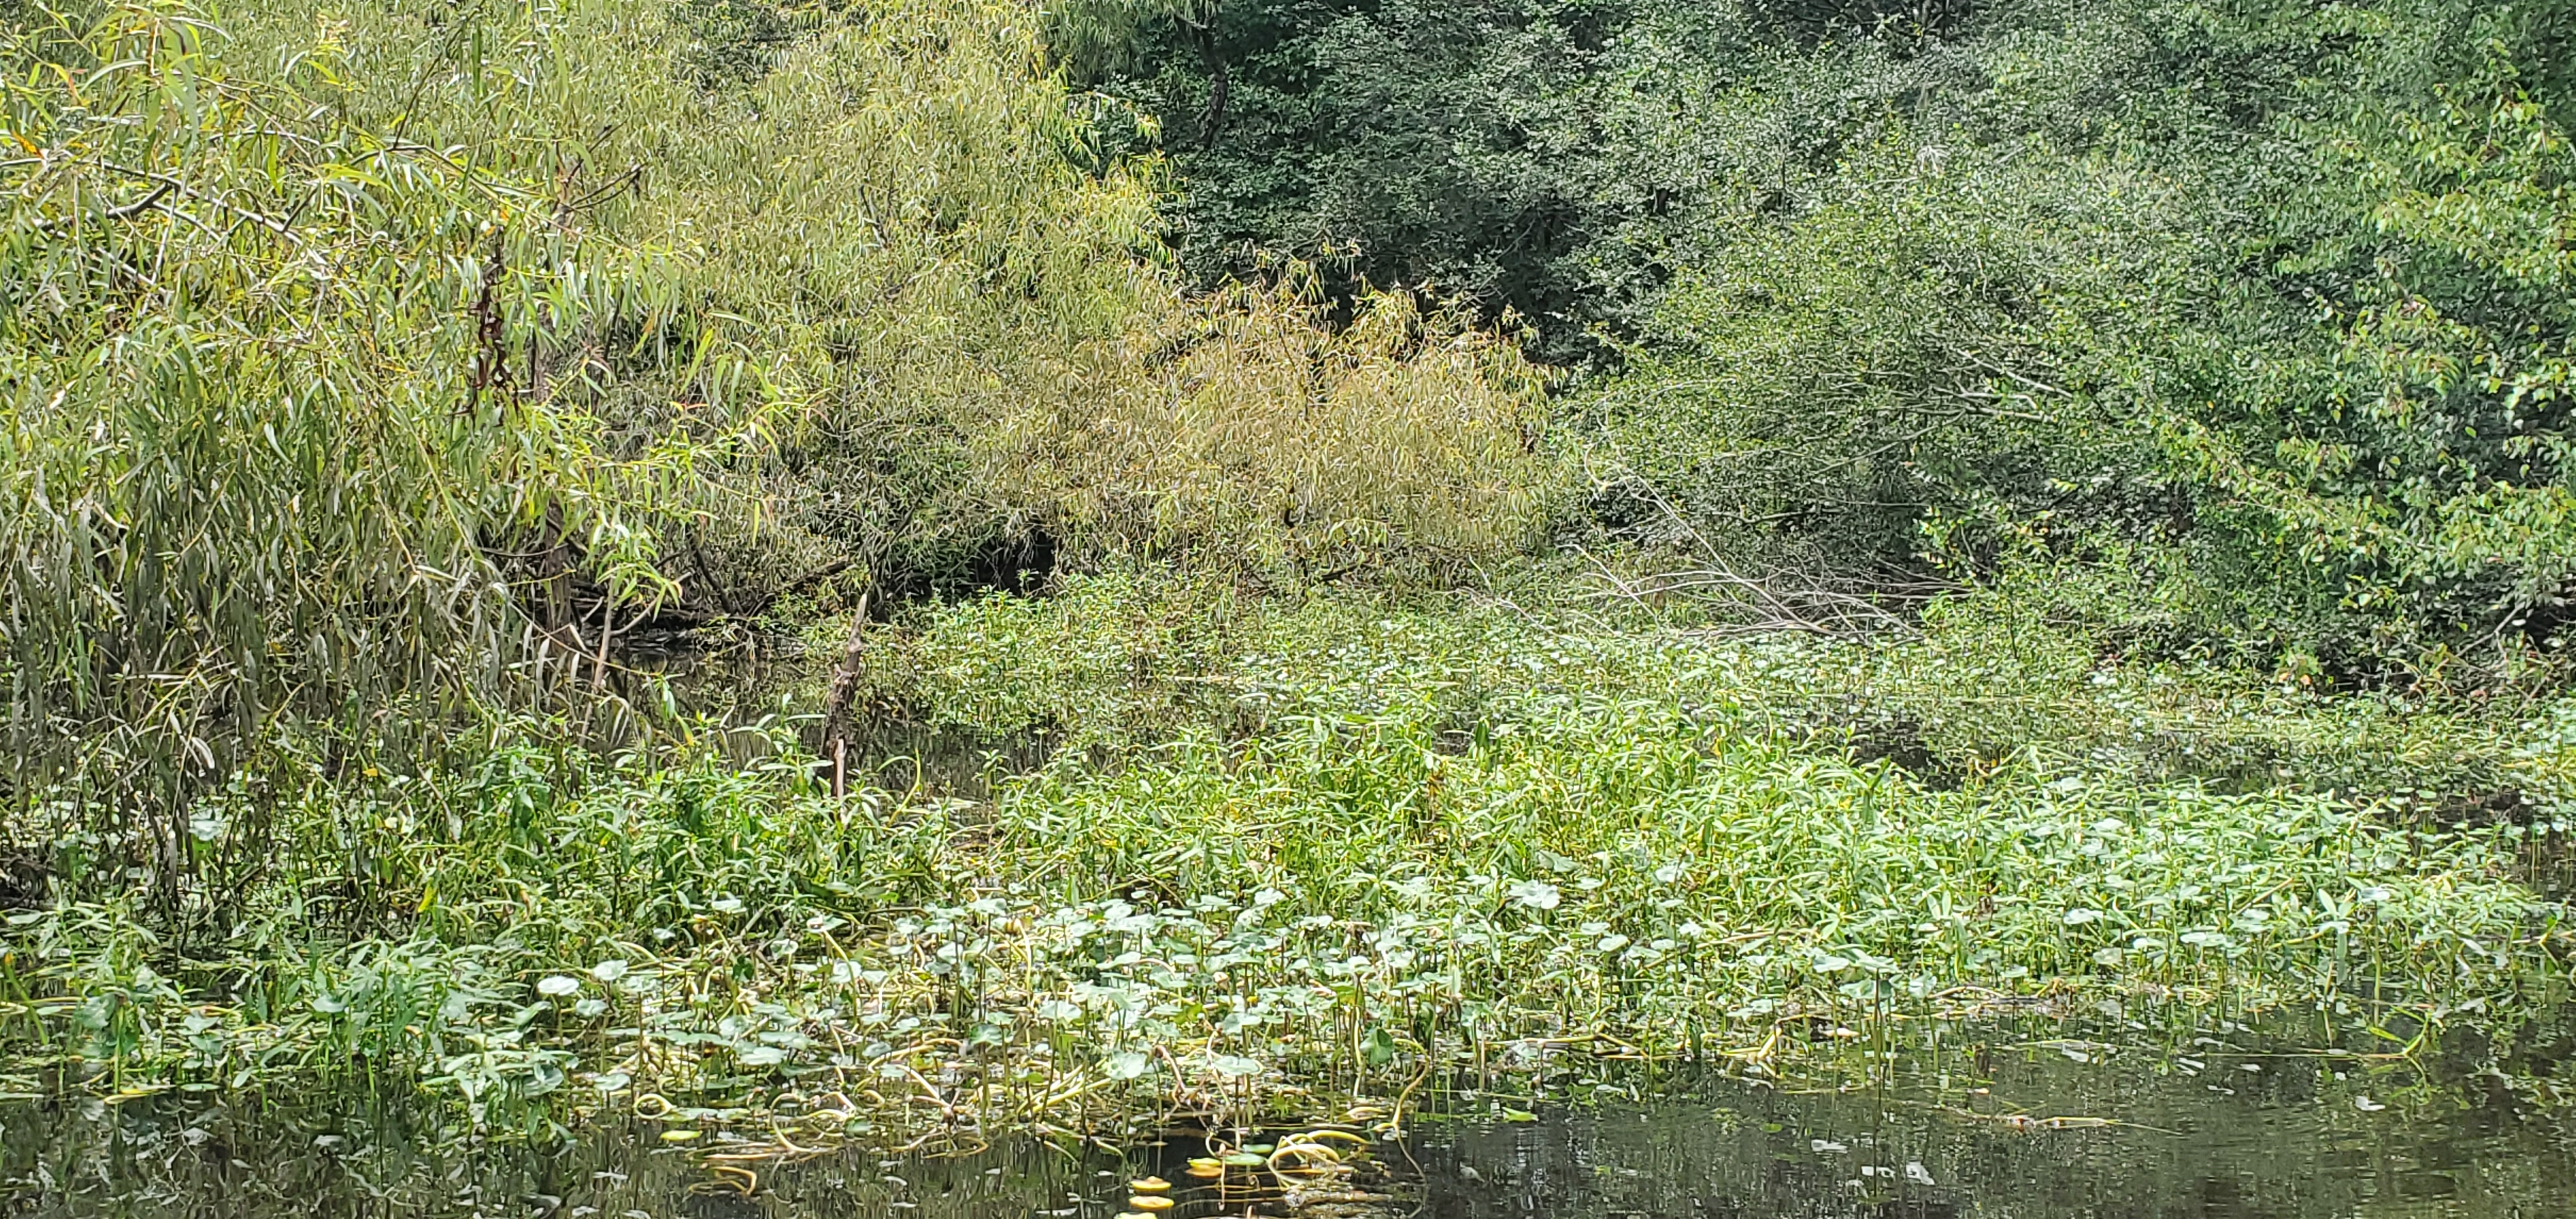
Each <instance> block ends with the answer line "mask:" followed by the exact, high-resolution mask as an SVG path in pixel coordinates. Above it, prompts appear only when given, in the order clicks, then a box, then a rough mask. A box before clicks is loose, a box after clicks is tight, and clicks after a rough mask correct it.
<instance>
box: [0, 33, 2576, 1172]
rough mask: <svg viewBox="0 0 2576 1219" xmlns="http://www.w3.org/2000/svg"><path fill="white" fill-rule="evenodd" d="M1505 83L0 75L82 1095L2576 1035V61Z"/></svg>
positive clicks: (1500, 65) (10, 960)
mask: <svg viewBox="0 0 2576 1219" xmlns="http://www.w3.org/2000/svg"><path fill="white" fill-rule="evenodd" d="M1936 9H1937V11H1936ZM1811 10H1812V11H1811ZM1471 15H1472V16H1473V20H1468V19H1465V18H1462V17H1460V16H1459V15H1458V14H1457V13H1450V12H1447V11H1446V10H1444V11H1443V12H1439V13H1435V12H1432V11H1430V10H1422V11H1416V10H1415V9H1411V8H1406V7H1405V6H1403V5H1400V4H1387V5H1371V6H1360V5H1350V6H1331V5H1328V6H1311V5H1307V6H1289V5H1271V6H1265V5H1260V4H1251V3H1246V4H1242V5H1214V6H1202V5H1195V4H1190V5H1159V4H1131V3H1119V4H1111V3H1075V4H1070V5H1066V6H1060V7H1035V6H1024V5H1019V4H1015V3H989V4H969V3H955V2H952V0H883V2H879V0H862V2H860V3H853V4H847V5H837V6H820V7H772V6H769V5H766V4H762V3H758V2H757V0H721V2H715V0H703V2H702V0H689V2H688V3H682V4H677V5H672V4H663V3H658V2H651V0H576V2H575V3H570V4H566V5H559V6H554V7H547V6H537V5H508V6H493V5H467V6H463V7H458V6H453V5H438V6H427V7H423V6H417V5H405V4H394V5H390V6H376V7H372V8H364V9H359V10H343V9H337V8H331V7H328V6H316V5H308V4H304V3H300V2H298V0H276V2H264V3H256V4H244V5H238V6H234V7H229V8H221V9H218V8H216V7H212V6H207V5H203V4H190V3H182V2H180V0H148V2H143V3H132V4H90V5H71V6H66V7H49V6H47V5H45V4H42V3H34V2H25V3H16V4H0V31H5V36H6V41H5V43H0V69H5V71H0V100H4V101H5V119H6V131H5V133H0V134H5V136H6V139H5V140H0V144H5V145H6V146H7V147H5V148H0V175H5V177H0V185H5V186H6V198H7V209H8V219H7V228H6V238H5V242H6V244H5V245H0V260H5V261H6V264H7V271H8V274H6V275H5V276H0V361H5V376H0V395H5V399H0V412H5V416H0V418H4V419H5V434H6V436H7V444H8V458H9V460H8V463H7V468H6V489H5V495H6V515H5V516H0V571H4V572H5V576H0V579H5V581H6V587H7V590H8V591H7V596H6V611H5V619H0V677H5V679H6V685H7V689H8V698H9V702H8V707H7V712H6V719H5V730H0V731H4V732H5V741H6V748H7V750H8V751H9V757H10V762H11V765H10V768H9V770H8V772H7V774H6V776H5V777H0V799H5V801H6V813H7V820H6V826H7V832H6V835H5V837H6V846H7V852H8V853H7V858H6V859H5V860H0V864H5V868H0V872H5V875H0V890H4V891H0V899H5V901H6V903H7V905H8V906H9V909H10V913H8V915H7V932H6V948H5V955H4V956H0V1002H5V1003H6V1004H7V1005H8V1006H7V1008H6V1010H5V1011H0V1044H5V1047H6V1049H7V1050H8V1053H9V1055H10V1059H9V1061H10V1063H11V1067H10V1072H11V1074H10V1078H11V1079H12V1080H13V1081H14V1082H13V1084H12V1086H13V1087H15V1088H20V1089H55V1088H86V1089H90V1090H92V1091H96V1092H100V1093H103V1094H107V1095H137V1094H143V1093H148V1092H152V1091H158V1090H165V1089H170V1088H185V1089H191V1090H205V1091H221V1090H225V1089H240V1088H246V1087H250V1086H253V1085H255V1084H256V1085H268V1084H271V1083H275V1082H279V1081H304V1083H306V1084H310V1085H312V1086H321V1085H325V1084H328V1085H333V1086H337V1085H343V1084H363V1085H364V1086H369V1087H376V1088H388V1087H390V1088H395V1089H399V1090H410V1089H425V1090H427V1091H429V1092H432V1093H435V1094H438V1095H442V1096H446V1097H451V1098H456V1099H458V1100H460V1101H461V1102H462V1103H464V1104H465V1105H466V1106H467V1107H468V1108H469V1109H471V1110H472V1111H473V1112H474V1113H475V1114H476V1115H477V1117H478V1119H479V1120H482V1121H486V1122H489V1123H492V1124H494V1125H496V1126H501V1127H510V1128H522V1129H530V1130H542V1129H544V1128H545V1127H546V1126H547V1124H548V1123H551V1122H555V1121H560V1120H564V1119H565V1118H566V1117H567V1116H568V1115H572V1114H577V1113H580V1112H584V1111H587V1110H589V1109H590V1108H592V1107H594V1106H598V1105H612V1106H618V1107H624V1108H631V1109H636V1110H638V1111H640V1112H643V1113H645V1115H646V1116H648V1117H653V1116H675V1115H676V1116H677V1117H680V1118H688V1117H692V1116H697V1115H709V1114H717V1113H723V1112H730V1111H739V1110H746V1109H748V1110H757V1111H765V1112H768V1113H771V1114H773V1115H778V1116H780V1117H781V1119H782V1120H785V1119H786V1118H791V1117H792V1118H794V1119H795V1120H796V1121H797V1122H798V1123H800V1125H799V1126H798V1127H796V1129H798V1130H799V1131H801V1132H802V1135H803V1136H806V1137H811V1136H819V1135H837V1134H844V1133H852V1132H854V1130H859V1129H863V1130H864V1131H865V1132H867V1133H870V1134H873V1135H882V1136H884V1137H888V1138H894V1139H897V1140H898V1141H912V1140H916V1139H921V1138H925V1137H928V1138H933V1139H943V1140H952V1141H956V1140H971V1139H975V1138H981V1137H985V1136H988V1135H990V1134H993V1133H996V1132H999V1131H1002V1130H1006V1129H1017V1130H1027V1129H1042V1130H1054V1131H1076V1130H1080V1129H1083V1128H1085V1127H1086V1125H1087V1124H1089V1123H1091V1122H1094V1121H1098V1120H1103V1119H1107V1118H1110V1117H1114V1116H1117V1115H1121V1114H1126V1113H1133V1112H1142V1111H1146V1110H1157V1109H1164V1108H1169V1107H1174V1106H1178V1107H1184V1108H1190V1107H1196V1108H1205V1109H1214V1110H1221V1111H1226V1112H1243V1111H1244V1110H1245V1109H1246V1107H1248V1106H1261V1105H1268V1106H1275V1107H1278V1108H1282V1109H1287V1110H1296V1111H1301V1112H1325V1111H1339V1110H1341V1109H1344V1108H1347V1107H1348V1106H1350V1105H1352V1104H1364V1105H1375V1106H1379V1107H1380V1113H1381V1116H1384V1115H1386V1113H1387V1111H1388V1107H1390V1106H1400V1105H1401V1103H1403V1102H1405V1101H1407V1100H1409V1099H1411V1098H1412V1097H1413V1096H1414V1094H1415V1093H1416V1092H1417V1091H1418V1090H1419V1089H1421V1088H1423V1087H1426V1086H1430V1087H1437V1086H1438V1084H1437V1082H1436V1081H1439V1080H1444V1079H1447V1078H1450V1077H1451V1076H1452V1073H1455V1072H1463V1071H1485V1072H1492V1071H1495V1070H1516V1069H1548V1064H1551V1063H1555V1062H1558V1061H1561V1060H1562V1059H1563V1057H1564V1056H1565V1055H1566V1054H1568V1053H1578V1052H1579V1053H1582V1054H1589V1055H1607V1056H1610V1057H1613V1058H1622V1059H1625V1058H1641V1059H1648V1060H1669V1059H1675V1058H1684V1057H1688V1058H1694V1059H1698V1060H1700V1061H1703V1062H1717V1063H1723V1064H1727V1065H1728V1066H1729V1068H1730V1069H1736V1070H1743V1071H1751V1072H1767V1071H1775V1070H1778V1069H1780V1068H1781V1066H1782V1065H1783V1064H1784V1063H1785V1062H1787V1061H1789V1060H1791V1059H1794V1058H1795V1057H1796V1056H1797V1055H1798V1054H1800V1053H1801V1052H1803V1051H1802V1048H1801V1047H1806V1046H1813V1045H1821V1044H1830V1043H1832V1042H1834V1041H1836V1040H1837V1039H1839V1038H1843V1037H1846V1036H1854V1035H1860V1036H1866V1035H1869V1034H1870V1032H1871V1031H1873V1030H1884V1029H1886V1028H1888V1027H1891V1025H1892V1023H1893V1022H1898V1021H1902V1020H1906V1019H1911V1018H1918V1017H1923V1016H1929V1015H1936V1014H1939V1015H1959V1016H1965V1015H1973V1014H1977V1013H1989V1014H1991V1013H1995V1012H2004V1011H2021V1010H2026V1009H2031V1008H2033V1007H2036V1008H2038V1009H2039V1010H2043V1011H2047V1012H2051V1013H2061V1014H2062V1013H2066V1012H2072V1011H2076V1010H2084V1011H2092V1012H2098V1011H2101V1010H2104V1009H2103V1008H2102V1007H2101V1006H2100V1005H2102V1004H2109V1005H2112V1006H2113V1007H2114V1008H2117V1009H2118V1010H2121V1011H2124V1012H2130V1013H2157V1015H2156V1016H2155V1018H2156V1019H2159V1020H2164V1021H2168V1022H2172V1023H2175V1024H2176V1025H2178V1026H2187V1025H2189V1024H2191V1023H2192V1022H2194V1021H2199V1020H2204V1019H2215V1018H2217V1017H2218V1016H2220V1015H2222V1014H2223V1015H2229V1016H2241V1015H2250V1014H2252V1013H2258V1012H2275V1013H2279V1012H2294V1013H2301V1014H2304V1015H2314V1016H2315V1017H2317V1018H2318V1019H2320V1020H2321V1021H2323V1022H2324V1024H2325V1025H2327V1026H2330V1027H2334V1028H2339V1029H2343V1030H2345V1031H2347V1032H2349V1033H2351V1034H2352V1035H2353V1036H2355V1037H2359V1038H2363V1039H2366V1040H2367V1041H2368V1042H2369V1044H2372V1045H2374V1046H2378V1047H2383V1048H2385V1049H2386V1050H2388V1051H2389V1052H2396V1053H2403V1052H2406V1051H2407V1050H2408V1049H2409V1048H2410V1047H2420V1046H2421V1045H2423V1044H2425V1043H2426V1039H2427V1038H2430V1037H2433V1036H2436V1035H2438V1033H2439V1031H2440V1030H2441V1029H2443V1028H2445V1027H2450V1026H2454V1025H2460V1024H2469V1025H2475V1026H2476V1027H2478V1028H2480V1029H2482V1030H2484V1031H2486V1032H2488V1033H2490V1034H2493V1035H2497V1036H2499V1037H2503V1038H2509V1037H2510V1035H2511V1033H2512V1031H2513V1030H2514V1029H2515V1028H2516V1027H2518V1026H2519V1022H2520V1021H2522V1020H2523V1019H2525V1018H2527V1017H2528V1016H2529V1015H2530V1014H2532V1013H2534V1012H2536V1011H2539V1010H2541V1009H2543V1008H2545V1007H2546V1006H2548V1005H2551V1004H2554V1003H2557V1002H2559V1001H2560V1000H2561V999H2562V998H2563V995H2562V991H2563V989H2564V984H2565V982H2566V978H2567V968H2568V966H2567V962H2568V950H2569V948H2570V947H2571V945H2570V944H2569V942H2568V940H2567V934H2568V933H2567V932H2566V931H2565V930H2564V929H2563V928H2562V927H2561V916H2562V915H2563V913H2564V907H2563V905H2562V904H2561V903H2560V901H2559V900H2558V898H2557V897H2555V896H2549V895H2548V894H2550V893H2553V892H2554V890H2553V889H2552V888H2551V887H2550V885H2549V884H2547V883H2546V881H2547V878H2548V875H2549V873H2548V869H2549V868H2550V867H2551V866H2554V865H2553V863H2552V861H2553V860H2555V859H2556V858H2557V856H2555V855H2554V854H2553V852H2556V851H2558V850H2559V849H2560V846H2561V844H2562V843H2563V837H2564V834H2565V832H2566V826H2565V822H2566V820H2567V817H2568V805H2567V801H2569V800H2570V799H2576V792H2571V784H2576V771H2571V761H2570V759H2571V757H2576V753H2571V749H2576V727H2571V725H2576V704H2571V703H2569V702H2568V701H2567V699H2566V692H2567V680H2568V670H2567V666H2566V662H2565V660H2564V659H2563V656H2564V651H2563V643H2564V640H2565V636H2564V634H2563V629H2562V623H2561V621H2560V620H2561V617H2562V614H2561V612H2560V608H2561V607H2562V606H2563V604H2564V599H2565V596H2566V594H2567V586H2566V581H2567V573H2568V571H2569V570H2571V568H2570V566H2569V563H2570V557H2569V556H2571V555H2576V544H2571V542H2570V540H2569V537H2568V535H2567V532H2566V524H2565V521H2566V518H2567V516H2568V513H2567V511H2566V505H2565V502H2564V501H2565V500H2566V498H2567V491H2566V488H2565V486H2564V485H2563V484H2564V480H2565V476H2566V475H2565V471H2564V469H2563V468H2562V466H2561V464H2560V463H2561V462H2562V460H2563V457H2562V450H2563V448H2564V446H2565V443H2566V429H2567V421H2566V418H2565V400H2564V392H2565V382H2566V379H2567V377H2566V373H2567V367H2568V359H2569V357H2568V354H2567V351H2568V335H2569V333H2570V331H2569V326H2570V325H2571V324H2576V323H2572V322H2571V316H2570V315H2569V314H2568V312H2567V309H2566V299H2565V298H2566V293H2565V288H2564V284H2563V283H2562V282H2561V278H2562V277H2563V275H2564V273H2565V270H2566V266H2565V263H2566V258H2565V251H2564V250H2563V249H2562V248H2561V247H2562V246H2563V245H2564V244H2565V241H2564V234H2565V232H2566V231H2567V230H2568V217H2569V212H2568V209H2569V206H2570V204H2569V201H2568V199H2567V198H2566V196H2565V190H2564V183H2563V181H2562V178H2563V177H2564V174H2565V170H2566V168H2567V167H2566V165H2565V164H2564V162H2565V161H2566V158H2567V156H2568V155H2569V154H2568V145H2567V141H2566V138H2565V135H2564V131H2563V129H2562V127H2561V126H2560V125H2559V124H2560V123H2561V122H2562V121H2563V119H2564V117H2565V113H2566V105H2565V104H2563V102H2562V98H2563V94H2564V82H2563V81H2561V80H2560V79H2559V78H2558V76H2557V75H2556V74H2555V69H2554V68H2553V66H2552V65H2553V64H2555V63H2557V62H2558V57H2556V56H2555V51H2556V49H2557V48H2559V47H2560V45H2561V43H2562V42H2563V41H2564V39H2565V35H2566V34H2567V33H2568V31H2569V30H2570V29H2576V26H2571V25H2570V24H2569V23H2570V22H2571V21H2576V14H2565V13H2560V12H2559V11H2558V9H2557V8H2556V7H2553V6H2548V5H2541V6H2533V7H2530V8H2519V7H2517V8H2497V7H2495V6H2471V5H2459V4H2449V3H2439V2H2436V0H2391V2H2390V3H2388V4H2382V5H2365V6H2355V7H2349V8H2344V7H2331V8H2328V9H2311V8H2310V7H2307V6H2278V7H2275V6H2269V5H2262V4H2246V5H2235V6H2218V7H2214V8H2213V7H2208V6H2187V5H2168V4H2164V3H2161V2H2160V0H2135V2H2133V3H2122V4H2114V5H2108V6H2105V5H2082V6H2067V7H2064V8H2062V9H2061V8H2059V7H2053V6H2050V5H2047V4H2028V5H2004V6H1997V7H1995V8H1993V9H1979V10H1976V11H1974V12H1971V11H1968V10H1967V9H1965V8H1961V9H1959V10H1957V11H1952V10H1951V9H1949V8H1941V7H1938V6H1935V7H1931V8H1917V7H1908V8H1907V9H1906V11H1905V12H1903V13H1896V12H1893V11H1891V12H1887V13H1881V12H1877V11H1875V10H1869V9H1867V7H1866V6H1821V7H1819V6H1810V5H1802V4H1797V3H1788V2H1785V0H1784V2H1782V3H1777V4H1773V3H1767V2H1766V3H1754V2H1748V3H1746V4H1743V5H1738V6H1725V5H1721V6H1706V5H1685V6H1661V5H1656V4H1651V3H1627V4H1612V3H1602V4H1589V5H1584V4H1577V5H1556V4H1530V3H1521V2H1520V0H1507V2H1504V3H1498V4H1492V5H1485V6H1483V7H1481V8H1477V9H1476V10H1475V12H1474V13H1473V14H1471ZM2142 81H2144V82H2155V83H2156V87H2155V88H2153V89H2146V88H2140V87H2138V82H2142ZM674 654H678V655H679V656H680V657H682V661H681V662H680V663H676V664H673V663H670V661H671V657H672V656H673V655H674ZM862 729H863V730H862ZM907 734H909V739H911V740H913V741H914V742H916V743H917V744H923V745H928V744H930V743H937V744H938V747H939V748H941V749H943V750H946V751H948V752H950V753H956V752H959V751H961V750H962V751H965V752H969V753H972V752H975V751H979V750H982V751H990V754H989V757H990V761H989V762H988V763H987V765H986V766H985V768H984V769H985V771H986V773H985V774H984V775H983V776H982V777H981V778H980V780H979V781H978V782H975V783H972V784H934V783H930V782H927V781H924V780H923V779H922V776H924V775H926V774H927V773H929V771H930V767H928V766H926V765H911V766H904V765H890V764H888V763H887V760H886V759H885V758H883V757H881V756H877V754H878V753H880V752H881V750H875V749H872V748H871V747H870V746H869V744H868V743H869V742H877V743H880V744H881V743H882V742H885V741H890V740H898V739H905V738H906V737H907ZM853 749H856V750H858V754H857V756H854V755H853V754H852V753H851V751H852V750H853ZM925 761H926V760H925ZM2139 1018H2142V1019H2143V1018H2145V1016H2143V1015H2141V1016H2140V1017H2139ZM299 1086H301V1085H299ZM2535 1086H2537V1085H2535Z"/></svg>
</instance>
